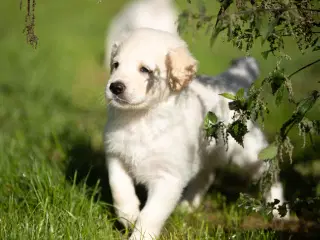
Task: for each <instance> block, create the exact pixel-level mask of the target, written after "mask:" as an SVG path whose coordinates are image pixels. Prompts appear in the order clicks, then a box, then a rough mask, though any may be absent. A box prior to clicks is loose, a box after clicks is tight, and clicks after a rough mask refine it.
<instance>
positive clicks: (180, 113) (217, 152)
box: [105, 29, 283, 240]
mask: <svg viewBox="0 0 320 240" xmlns="http://www.w3.org/2000/svg"><path fill="white" fill-rule="evenodd" d="M114 52H116V54H115V55H114V56H113V59H112V65H113V66H114V67H113V70H112V73H111V76H110V79H109V82H108V84H107V87H106V96H107V98H108V100H109V105H108V122H107V124H106V128H105V150H106V156H107V165H108V171H109V178H110V185H111V190H112V195H113V198H114V206H115V208H116V210H117V214H118V216H119V218H120V220H121V221H122V222H123V224H125V225H126V226H128V225H129V224H135V228H134V231H133V233H132V235H131V237H130V239H131V240H133V239H140V238H142V237H143V239H152V238H153V237H157V236H159V234H160V231H161V229H162V227H163V225H164V223H165V221H166V220H167V218H168V217H169V216H170V214H171V213H172V211H173V210H174V209H175V207H176V206H177V204H178V203H179V202H180V201H182V202H183V204H184V205H185V206H187V207H188V208H190V209H193V208H195V207H198V206H199V204H200V203H201V200H202V197H203V195H204V194H205V193H206V191H207V189H208V188H209V186H210V184H211V183H212V182H213V181H214V175H215V169H216V167H217V166H223V165H226V164H227V163H228V162H229V161H231V162H233V163H235V164H237V165H239V166H241V167H243V168H246V169H248V171H252V172H251V175H252V176H254V177H259V176H261V174H262V173H263V172H264V171H265V170H266V169H267V167H268V166H267V165H266V164H264V163H263V162H259V160H258V157H257V155H258V153H259V151H260V150H261V149H263V148H264V147H266V146H267V142H266V140H265V137H264V135H263V133H262V132H261V131H260V129H259V128H257V127H256V126H255V125H254V124H252V123H250V124H249V126H248V128H249V133H248V134H247V135H246V136H245V138H244V148H242V147H241V146H240V145H239V144H238V143H236V142H235V141H234V140H233V139H232V138H231V137H229V140H228V145H229V148H228V150H227V151H226V148H225V146H224V144H223V141H220V142H216V141H214V140H213V141H211V142H208V141H207V140H206V139H205V138H204V133H203V120H204V116H205V114H206V113H207V112H208V111H213V112H215V113H216V115H217V116H218V118H219V120H222V121H225V122H230V121H231V118H232V115H233V112H232V111H230V110H229V108H228V100H227V99H225V98H223V97H221V96H219V95H218V94H219V93H222V92H232V91H234V90H236V88H235V87H234V86H233V85H232V84H231V83H235V84H236V87H241V86H244V87H246V86H247V84H246V83H245V82H246V81H247V82H252V81H253V80H254V79H255V78H256V77H257V75H258V67H257V65H256V63H255V61H254V59H252V58H247V59H246V58H243V59H240V60H239V62H238V63H236V64H234V65H232V66H231V67H230V69H228V70H227V71H226V72H224V73H222V74H221V75H220V76H217V77H195V73H196V69H197V68H196V63H197V61H196V60H195V59H194V57H192V55H191V54H190V52H189V50H188V48H187V44H186V43H185V42H184V41H183V40H182V39H181V38H179V37H178V36H177V35H172V34H170V33H167V32H164V31H159V30H154V29H138V30H136V31H133V32H132V33H131V35H129V36H128V37H127V38H126V40H124V41H123V42H122V44H121V45H119V46H118V48H117V49H116V51H114ZM168 58H170V63H168ZM146 69H148V71H146ZM172 76H174V77H172ZM191 80H192V81H191ZM119 82H121V83H122V84H123V86H125V88H122V91H121V92H120V93H119V92H117V93H116V94H115V93H113V92H112V90H111V89H112V87H111V84H115V83H119ZM231 85H232V86H231ZM180 86H183V88H182V87H180ZM252 166H255V167H252ZM134 183H142V184H144V185H145V186H146V187H147V189H148V200H147V202H146V205H145V206H144V208H143V209H142V211H139V204H140V203H139V200H138V198H137V196H136V194H135V191H134ZM184 189H185V191H184ZM272 189H275V188H272ZM276 189H277V191H270V194H269V196H268V200H270V201H271V200H272V199H274V198H277V199H279V200H280V201H283V196H282V187H281V185H280V183H277V184H276Z"/></svg>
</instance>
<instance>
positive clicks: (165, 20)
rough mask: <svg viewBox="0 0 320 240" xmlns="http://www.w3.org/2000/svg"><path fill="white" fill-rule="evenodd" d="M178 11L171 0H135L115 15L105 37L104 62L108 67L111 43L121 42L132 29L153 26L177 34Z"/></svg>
mask: <svg viewBox="0 0 320 240" xmlns="http://www.w3.org/2000/svg"><path fill="white" fill-rule="evenodd" d="M177 20H178V13H177V10H176V8H175V6H174V4H173V0H135V1H132V2H130V3H128V4H127V5H125V7H124V9H123V10H122V11H121V12H120V13H119V14H118V15H116V16H115V18H114V20H113V21H112V22H111V24H110V26H109V29H108V33H107V39H106V56H105V57H106V58H105V64H106V67H107V68H109V65H110V53H111V48H112V45H113V44H117V43H119V42H122V41H123V40H124V39H125V38H126V37H127V36H128V35H129V34H130V33H131V32H132V31H133V30H135V29H138V28H153V29H158V30H162V31H167V32H170V33H174V34H177Z"/></svg>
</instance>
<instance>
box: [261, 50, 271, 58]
mask: <svg viewBox="0 0 320 240" xmlns="http://www.w3.org/2000/svg"><path fill="white" fill-rule="evenodd" d="M269 53H271V50H268V51H264V52H262V53H261V55H262V57H263V58H264V59H267V58H268V56H269Z"/></svg>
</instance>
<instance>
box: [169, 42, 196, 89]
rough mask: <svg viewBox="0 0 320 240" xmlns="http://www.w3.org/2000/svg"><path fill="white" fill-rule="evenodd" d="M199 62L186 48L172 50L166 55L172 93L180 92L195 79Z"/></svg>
mask: <svg viewBox="0 0 320 240" xmlns="http://www.w3.org/2000/svg"><path fill="white" fill-rule="evenodd" d="M197 64H198V62H197V60H196V59H194V58H193V57H192V56H191V54H190V52H189V51H188V49H187V48H186V47H179V48H176V49H173V50H171V51H170V52H169V53H168V54H167V55H166V67H167V71H168V72H167V74H168V75H167V78H168V81H169V85H170V88H171V90H172V91H180V90H181V89H183V88H184V87H185V86H187V85H188V83H189V82H190V81H191V80H192V79H193V78H194V76H195V74H196V72H197Z"/></svg>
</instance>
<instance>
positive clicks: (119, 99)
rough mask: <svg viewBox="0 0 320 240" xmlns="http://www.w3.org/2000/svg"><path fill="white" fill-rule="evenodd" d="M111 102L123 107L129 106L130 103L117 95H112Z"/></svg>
mask: <svg viewBox="0 0 320 240" xmlns="http://www.w3.org/2000/svg"><path fill="white" fill-rule="evenodd" d="M111 101H115V102H117V103H119V104H123V105H131V103H130V102H129V101H128V100H125V99H123V98H121V97H119V96H117V95H113V97H112V99H111Z"/></svg>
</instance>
